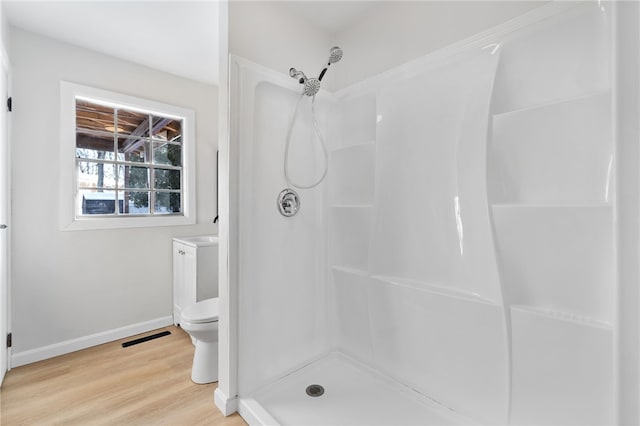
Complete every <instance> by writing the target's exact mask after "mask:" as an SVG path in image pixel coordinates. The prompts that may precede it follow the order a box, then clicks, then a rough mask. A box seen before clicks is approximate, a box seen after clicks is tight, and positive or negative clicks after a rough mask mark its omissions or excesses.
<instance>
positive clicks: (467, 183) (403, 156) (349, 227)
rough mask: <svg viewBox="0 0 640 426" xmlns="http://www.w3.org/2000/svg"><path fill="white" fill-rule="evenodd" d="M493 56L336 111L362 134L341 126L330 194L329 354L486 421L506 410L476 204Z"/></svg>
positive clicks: (483, 228)
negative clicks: (333, 352)
mask: <svg viewBox="0 0 640 426" xmlns="http://www.w3.org/2000/svg"><path fill="white" fill-rule="evenodd" d="M495 47H496V46H495V45H492V46H489V47H488V48H487V49H476V50H473V51H472V52H466V53H464V54H462V55H459V56H456V57H454V58H452V59H451V60H450V61H448V62H446V63H438V64H436V65H433V64H432V65H429V66H426V67H425V68H418V69H417V70H412V71H411V73H410V74H408V75H405V76H402V77H401V78H392V79H387V80H385V81H384V82H382V83H381V84H380V85H379V86H378V87H376V89H375V90H374V91H373V92H371V93H367V94H364V95H363V96H360V97H354V98H352V99H348V100H345V101H343V105H348V106H349V107H346V108H344V111H349V113H350V114H351V116H355V117H357V118H356V119H355V121H358V122H360V123H362V125H361V126H354V125H353V123H354V120H350V119H346V120H343V122H342V125H341V127H340V129H341V131H340V134H341V140H342V145H341V146H339V147H337V148H336V149H334V151H333V152H332V155H331V160H332V165H331V166H332V167H331V171H332V177H331V181H332V184H331V185H330V186H329V200H330V201H331V202H332V203H333V207H332V208H331V213H330V214H331V220H330V221H329V235H330V240H329V262H330V264H331V265H333V267H332V275H331V277H332V278H333V299H332V300H333V301H334V310H335V311H334V312H335V319H336V324H335V325H334V328H333V330H334V333H333V342H334V345H335V348H336V349H337V350H340V351H342V352H344V353H346V354H348V355H350V356H352V357H353V358H356V359H358V360H360V361H362V362H364V363H366V364H368V365H371V366H374V367H375V368H376V369H378V370H379V371H381V372H383V373H385V374H387V375H388V376H390V377H393V378H394V379H395V380H397V381H399V382H400V383H403V384H404V385H406V386H409V387H410V388H412V389H415V390H416V391H418V392H420V393H421V394H423V395H426V396H428V397H429V398H431V399H433V400H436V401H438V402H439V403H441V404H443V405H444V406H446V407H449V408H451V409H453V410H455V411H457V412H459V413H462V414H464V415H467V416H469V417H471V418H475V419H480V420H481V421H485V422H489V423H500V422H504V421H506V401H507V399H508V360H507V341H506V335H505V329H506V326H505V322H504V313H503V310H502V307H501V297H502V296H501V290H500V282H499V279H498V273H497V265H496V259H495V256H494V252H495V251H494V247H493V241H492V233H491V225H490V221H489V207H488V202H487V192H486V161H485V160H486V142H487V133H488V129H489V107H490V101H491V93H492V87H493V81H494V77H495V71H496V67H497V64H498V61H499V52H498V51H497V49H496V48H495ZM355 108H357V112H352V111H354V109H355ZM374 123H377V125H376V126H375V127H373V124H374ZM363 126H366V129H368V130H366V131H363ZM373 130H375V133H374V132H372V131H373ZM365 138H366V139H365ZM369 138H372V139H373V140H367V139H369ZM367 178H369V179H370V178H374V179H373V182H369V183H367V182H366V179H367ZM356 187H357V190H355V189H354V188H356ZM356 192H357V195H355V193H356ZM349 193H351V194H354V195H351V196H350V197H348V196H346V194H349ZM370 194H371V195H370ZM350 199H354V200H355V201H354V203H353V204H352V203H350V201H349V200H350Z"/></svg>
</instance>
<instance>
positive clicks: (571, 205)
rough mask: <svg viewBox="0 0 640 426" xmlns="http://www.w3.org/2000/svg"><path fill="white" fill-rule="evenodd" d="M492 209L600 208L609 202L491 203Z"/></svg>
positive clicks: (605, 206)
mask: <svg viewBox="0 0 640 426" xmlns="http://www.w3.org/2000/svg"><path fill="white" fill-rule="evenodd" d="M491 207H492V208H493V209H505V210H506V209H514V210H517V209H565V208H584V209H601V208H611V207H612V205H611V204H610V203H605V202H601V203H591V202H587V203H562V204H561V203H555V202H554V203H542V202H541V203H492V204H491Z"/></svg>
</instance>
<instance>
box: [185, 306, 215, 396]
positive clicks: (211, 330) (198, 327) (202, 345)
mask: <svg viewBox="0 0 640 426" xmlns="http://www.w3.org/2000/svg"><path fill="white" fill-rule="evenodd" d="M218 312H219V309H218V298H217V297H214V298H213V299H207V300H202V301H200V302H197V303H195V304H193V305H190V306H187V307H186V308H185V309H184V310H183V311H182V315H181V316H182V318H181V321H180V327H182V329H183V330H184V331H186V332H187V333H189V334H190V335H191V337H192V339H195V341H196V350H195V354H194V355H193V366H192V367H191V380H193V381H194V382H195V383H198V384H204V383H211V382H215V381H217V380H218Z"/></svg>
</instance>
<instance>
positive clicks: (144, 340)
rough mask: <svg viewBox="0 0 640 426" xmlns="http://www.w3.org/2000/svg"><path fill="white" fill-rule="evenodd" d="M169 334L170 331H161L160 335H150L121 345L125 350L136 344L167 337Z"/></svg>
mask: <svg viewBox="0 0 640 426" xmlns="http://www.w3.org/2000/svg"><path fill="white" fill-rule="evenodd" d="M170 334H171V332H170V331H163V332H160V333H156V334H152V335H150V336H145V337H141V338H139V339H135V340H129V341H128V342H124V343H123V344H122V347H123V348H127V347H129V346H133V345H137V344H138V343H143V342H148V341H149V340H153V339H157V338H158V337H164V336H168V335H170Z"/></svg>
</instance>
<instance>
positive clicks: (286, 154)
mask: <svg viewBox="0 0 640 426" xmlns="http://www.w3.org/2000/svg"><path fill="white" fill-rule="evenodd" d="M304 97H305V94H304V93H302V94H301V95H300V98H298V102H297V103H296V109H295V112H294V113H293V118H292V119H291V124H289V131H288V132H287V143H286V146H285V149H284V177H285V179H286V181H287V184H288V185H291V186H295V187H296V188H299V189H311V188H315V187H316V186H318V185H320V183H321V182H322V181H323V180H324V178H325V177H327V171H328V169H329V155H328V154H327V146H326V144H325V142H324V138H323V137H322V132H320V125H319V124H318V120H317V119H316V108H315V102H316V96H315V95H313V96H312V99H311V119H312V122H313V130H314V131H315V133H316V136H318V139H319V140H320V146H321V147H322V153H323V155H324V171H323V172H322V176H320V178H319V179H318V180H317V181H315V182H314V183H312V184H310V185H299V184H297V183H295V182H293V180H291V177H290V176H289V149H290V147H291V134H292V133H293V126H294V124H295V122H296V119H297V118H298V110H299V109H300V102H301V101H302V98H304Z"/></svg>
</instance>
